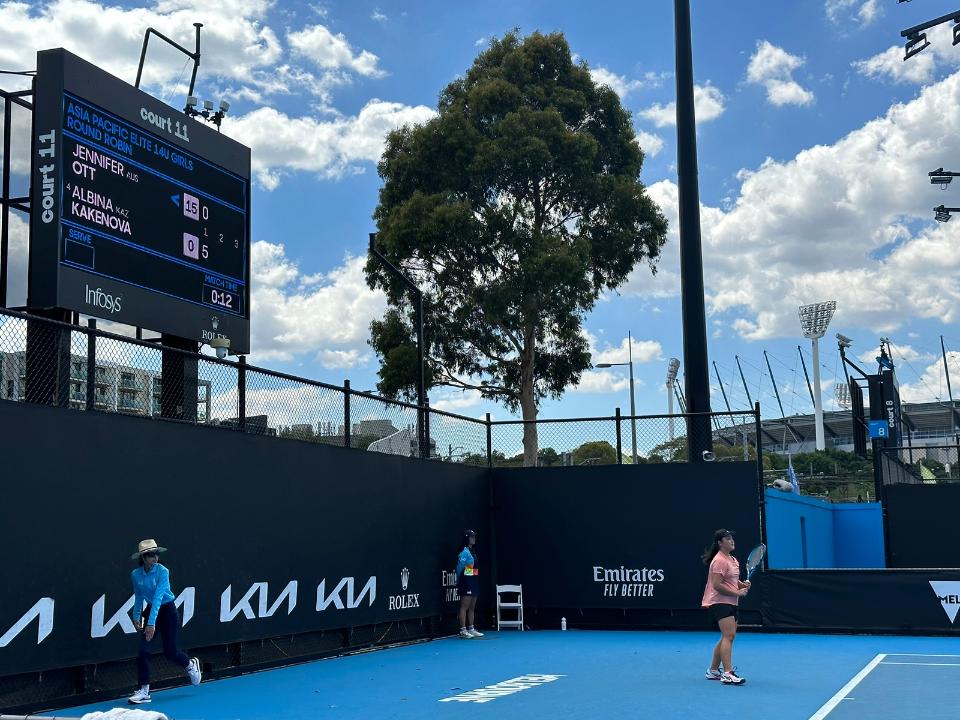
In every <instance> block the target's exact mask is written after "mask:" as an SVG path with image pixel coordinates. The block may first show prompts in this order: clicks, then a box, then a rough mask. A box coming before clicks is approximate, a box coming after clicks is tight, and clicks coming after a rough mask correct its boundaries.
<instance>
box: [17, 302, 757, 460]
mask: <svg viewBox="0 0 960 720" xmlns="http://www.w3.org/2000/svg"><path fill="white" fill-rule="evenodd" d="M0 399H4V400H10V401H14V402H31V403H37V404H43V405H57V406H61V407H65V408H72V409H75V410H81V411H91V410H93V411H99V412H109V413H119V414H124V415H133V416H140V417H148V418H157V419H163V420H169V421H177V422H186V423H193V424H202V425H207V426H217V427H220V428H224V429H229V430H235V431H240V432H246V433H249V434H256V435H267V436H274V437H281V438H288V439H294V440H299V441H304V442H315V443H324V444H329V445H336V446H339V447H352V448H356V449H360V450H368V451H371V452H382V453H387V454H391V455H402V456H405V457H421V458H429V459H433V460H439V461H443V462H454V463H462V464H467V465H476V466H493V467H521V466H532V465H539V466H558V465H559V466H562V465H612V464H630V463H634V462H636V463H645V462H686V461H687V460H688V454H689V451H688V438H689V437H693V438H695V442H694V443H693V447H694V449H695V451H700V449H701V448H709V447H712V451H711V452H712V456H711V457H708V458H707V459H716V460H725V459H741V458H743V459H751V458H753V459H755V458H756V449H755V448H754V447H753V444H752V443H753V442H755V438H756V437H758V433H757V432H756V427H755V426H756V413H755V411H744V412H734V413H712V414H700V415H673V416H668V415H655V416H652V415H645V416H636V417H630V416H625V415H621V414H620V412H619V409H618V410H617V412H616V414H615V415H613V416H610V417H595V418H578V419H570V420H551V419H546V420H536V421H531V422H525V421H519V420H507V421H496V422H494V421H491V420H489V416H488V419H487V420H479V419H476V418H470V417H465V416H462V415H457V414H455V413H450V412H445V411H440V410H434V409H432V408H429V406H428V407H427V408H419V407H418V406H416V405H413V404H411V403H405V402H400V401H396V400H389V399H386V398H381V397H378V396H376V395H372V394H370V393H366V392H357V391H355V390H352V389H351V388H350V384H349V382H347V383H345V384H344V385H342V386H337V385H329V384H326V383H322V382H317V381H315V380H308V379H305V378H299V377H294V376H292V375H287V374H284V373H280V372H276V371H273V370H267V369H263V368H257V367H252V366H249V365H247V364H246V362H245V361H244V359H243V358H241V359H240V360H239V362H233V361H229V360H221V359H219V358H215V357H212V356H207V355H202V354H197V353H196V352H193V351H192V350H190V349H178V348H176V347H170V346H167V345H159V344H157V343H156V342H148V341H144V340H137V339H134V338H129V337H124V336H121V335H115V334H112V333H108V332H104V331H102V330H100V329H97V328H96V325H95V323H93V322H92V321H91V322H90V324H89V325H85V326H84V325H79V324H69V323H65V322H59V321H55V320H50V319H46V318H41V317H37V316H34V315H27V314H24V313H18V312H13V311H8V310H0ZM748 438H749V441H748Z"/></svg>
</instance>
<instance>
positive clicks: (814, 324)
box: [799, 300, 837, 340]
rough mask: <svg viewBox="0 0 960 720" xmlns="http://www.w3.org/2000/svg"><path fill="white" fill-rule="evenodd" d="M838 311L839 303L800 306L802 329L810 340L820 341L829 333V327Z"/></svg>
mask: <svg viewBox="0 0 960 720" xmlns="http://www.w3.org/2000/svg"><path fill="white" fill-rule="evenodd" d="M836 310H837V301H836V300H830V301H829V302H821V303H813V304H812V305H801V306H800V311H799V314H800V328H801V329H802V330H803V336H804V337H805V338H807V339H808V340H818V339H819V338H822V337H823V335H824V333H826V332H827V326H828V325H829V324H830V320H831V319H832V318H833V313H834V312H836Z"/></svg>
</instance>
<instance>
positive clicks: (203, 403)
mask: <svg viewBox="0 0 960 720" xmlns="http://www.w3.org/2000/svg"><path fill="white" fill-rule="evenodd" d="M26 375H27V354H26V352H24V351H22V350H21V351H19V352H12V353H0V398H2V399H4V400H16V401H20V402H22V401H23V400H24V399H25V397H26ZM88 379H89V373H88V371H87V358H86V357H85V356H83V355H74V354H71V355H70V381H69V382H70V407H71V408H74V409H79V410H82V409H84V408H85V407H86V406H87V382H88ZM160 385H161V375H160V373H157V372H152V371H149V370H144V369H142V368H137V367H133V366H132V365H121V364H119V363H115V362H109V361H100V362H98V363H97V365H96V367H95V368H94V373H93V386H94V390H93V402H94V408H95V409H97V410H102V411H104V412H116V413H123V414H126V415H143V416H147V417H154V416H159V415H160ZM210 396H211V383H210V381H209V380H198V381H197V422H201V423H202V422H206V421H207V418H209V417H210V400H211V397H210Z"/></svg>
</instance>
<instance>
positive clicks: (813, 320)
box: [799, 300, 837, 450]
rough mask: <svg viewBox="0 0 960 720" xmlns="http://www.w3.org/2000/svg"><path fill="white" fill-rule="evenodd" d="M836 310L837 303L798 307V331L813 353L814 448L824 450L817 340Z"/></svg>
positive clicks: (831, 301) (833, 301) (829, 302)
mask: <svg viewBox="0 0 960 720" xmlns="http://www.w3.org/2000/svg"><path fill="white" fill-rule="evenodd" d="M836 310H837V301H836V300H830V301H828V302H820V303H813V304H812V305H801V306H800V311H799V314H800V329H801V330H803V336H804V337H805V338H807V339H808V340H810V345H811V349H812V351H813V410H814V418H815V427H816V431H817V436H816V448H817V450H824V449H825V448H826V446H827V445H826V440H825V439H824V430H823V398H822V397H821V392H820V346H819V340H820V338H822V337H823V334H824V333H825V332H826V331H827V326H828V325H829V324H830V320H831V319H832V318H833V313H834V312H836Z"/></svg>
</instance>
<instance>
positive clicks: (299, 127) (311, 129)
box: [223, 100, 435, 190]
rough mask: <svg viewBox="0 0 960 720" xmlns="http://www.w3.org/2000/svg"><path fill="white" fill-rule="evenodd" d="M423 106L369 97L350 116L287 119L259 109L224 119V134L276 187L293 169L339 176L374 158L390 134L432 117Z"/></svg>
mask: <svg viewBox="0 0 960 720" xmlns="http://www.w3.org/2000/svg"><path fill="white" fill-rule="evenodd" d="M434 114H435V113H434V111H433V110H432V109H430V108H428V107H425V106H423V105H420V106H417V107H410V106H408V105H401V104H399V103H391V102H384V101H382V100H371V101H369V102H368V103H367V104H366V105H365V106H364V107H363V108H362V109H361V110H360V112H359V113H358V114H357V115H356V116H354V117H347V118H336V119H334V120H329V121H321V120H317V119H315V118H313V117H288V116H287V115H285V114H283V113H282V112H280V111H278V110H275V109H273V108H266V107H264V108H259V109H257V110H254V111H253V112H251V113H247V114H246V115H243V116H241V117H235V118H230V117H227V118H226V119H225V120H224V123H223V127H224V132H227V133H228V134H229V135H230V136H231V137H234V138H236V139H237V140H239V141H240V142H242V143H245V144H247V145H249V146H250V147H252V148H253V171H254V173H255V175H256V177H257V179H258V181H259V182H260V183H261V185H263V187H264V188H266V189H268V190H272V189H274V188H276V187H277V186H278V185H279V183H280V181H281V178H282V176H283V175H284V174H285V173H288V172H291V171H303V172H312V173H317V174H319V175H322V176H326V177H338V176H341V175H343V174H344V173H347V172H351V171H357V170H358V169H359V164H360V163H366V162H376V161H377V160H379V158H380V155H381V154H382V152H383V146H384V142H385V138H386V135H387V133H388V132H390V131H391V130H393V129H395V128H398V127H401V126H403V125H407V124H417V123H423V122H426V121H427V120H429V119H430V118H432V117H433V116H434Z"/></svg>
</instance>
